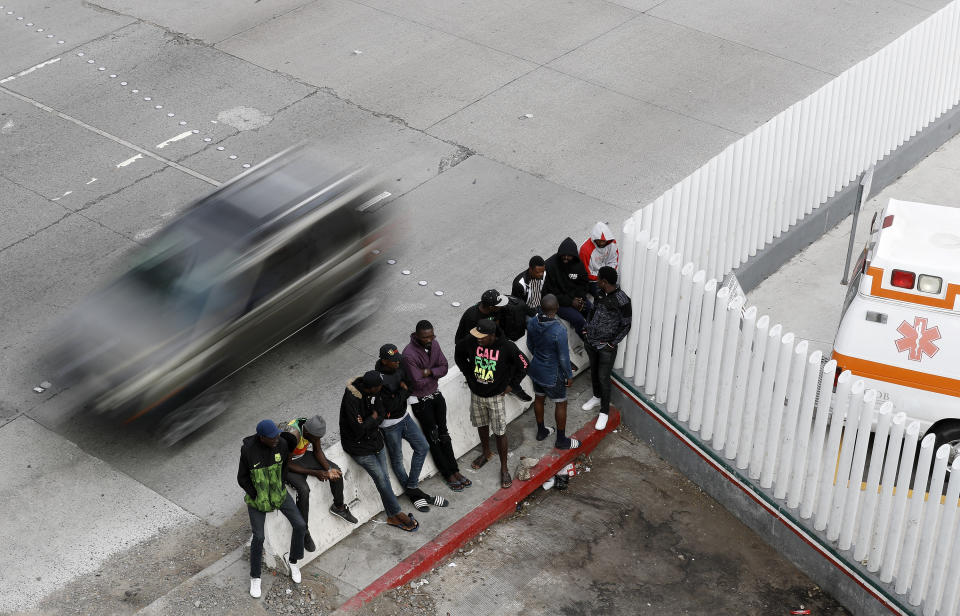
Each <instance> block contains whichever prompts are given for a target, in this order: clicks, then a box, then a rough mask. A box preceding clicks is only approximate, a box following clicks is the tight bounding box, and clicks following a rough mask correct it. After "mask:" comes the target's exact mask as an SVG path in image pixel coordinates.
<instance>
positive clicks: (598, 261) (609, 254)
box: [580, 222, 620, 297]
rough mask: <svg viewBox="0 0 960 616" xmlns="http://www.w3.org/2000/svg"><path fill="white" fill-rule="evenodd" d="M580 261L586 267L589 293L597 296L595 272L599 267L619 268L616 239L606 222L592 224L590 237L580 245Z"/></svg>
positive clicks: (596, 272) (618, 252)
mask: <svg viewBox="0 0 960 616" xmlns="http://www.w3.org/2000/svg"><path fill="white" fill-rule="evenodd" d="M580 262H581V263H583V267H585V268H586V269H587V277H588V278H589V279H590V295H592V296H593V297H596V296H597V293H598V291H599V290H600V289H599V287H598V286H597V274H598V272H600V268H601V267H612V268H613V269H615V270H619V269H620V251H619V250H618V249H617V240H615V239H613V231H611V230H610V227H608V226H607V224H606V223H603V222H598V223H597V224H595V225H593V230H591V231H590V237H588V238H587V241H585V242H584V243H583V244H581V245H580Z"/></svg>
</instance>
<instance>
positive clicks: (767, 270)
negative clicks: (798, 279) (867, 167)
mask: <svg viewBox="0 0 960 616" xmlns="http://www.w3.org/2000/svg"><path fill="white" fill-rule="evenodd" d="M958 132H960V105H957V106H955V107H954V108H952V109H950V110H949V111H947V112H946V113H944V114H943V115H942V116H940V118H939V119H938V120H936V121H935V122H932V123H931V124H930V125H929V126H927V127H926V128H925V129H923V130H922V131H920V132H919V133H918V134H917V135H915V136H914V137H912V138H911V139H910V140H909V141H907V142H906V143H904V144H903V145H902V146H901V147H900V148H899V149H897V150H896V151H894V152H891V153H890V154H889V155H887V156H886V157H885V158H884V159H883V160H881V161H880V162H879V163H877V166H876V170H875V171H874V175H873V184H872V186H871V189H870V194H869V195H868V197H872V196H874V195H877V194H878V193H879V192H880V191H881V190H883V189H884V188H886V187H887V186H889V185H890V184H892V183H893V182H894V181H895V180H896V179H897V178H899V177H900V176H901V175H903V174H904V173H906V172H907V171H909V170H910V169H912V168H913V167H914V165H916V164H917V163H918V162H920V161H921V160H923V159H924V158H926V157H927V156H928V155H929V154H931V153H932V152H934V151H936V149H937V148H939V147H940V146H941V145H943V144H944V143H946V142H947V141H949V140H950V139H951V138H952V137H954V136H955V135H956V134H957V133H958ZM856 198H857V182H851V183H850V184H848V185H847V186H846V187H844V188H843V189H842V190H841V191H840V192H838V193H837V194H836V195H834V196H833V197H832V198H831V199H829V200H828V201H827V202H826V203H824V204H823V205H821V206H820V207H819V208H817V209H815V210H813V213H811V214H810V215H809V216H807V217H806V218H804V219H803V220H801V221H799V222H798V223H797V224H795V225H793V226H792V227H790V229H789V230H788V231H787V232H786V233H784V234H782V235H781V236H780V237H778V238H776V239H774V240H773V242H771V243H769V244H767V245H766V247H764V248H763V249H762V250H760V251H759V252H758V253H757V254H756V255H755V256H753V257H750V259H749V260H748V261H747V262H746V263H744V264H743V265H741V266H740V267H738V268H736V269H735V270H734V273H735V274H736V275H737V279H738V280H739V281H740V286H741V287H743V290H744V291H746V292H749V291H751V290H752V289H753V288H754V287H756V286H757V285H758V284H760V282H761V281H763V280H764V279H765V278H766V277H767V276H769V275H770V274H772V273H773V272H775V271H777V270H778V269H780V266H782V265H783V264H784V263H786V262H787V261H789V260H790V259H792V258H793V257H794V256H796V255H797V254H798V253H799V252H800V251H802V250H803V249H804V248H806V247H807V246H809V245H810V244H812V243H813V242H815V241H816V240H817V239H819V238H820V236H822V235H823V234H824V233H826V232H827V231H829V230H830V229H832V228H834V227H836V226H837V225H838V224H839V223H840V222H841V221H842V220H843V219H844V218H846V217H847V216H849V215H850V214H852V213H853V207H854V205H855V203H856ZM854 248H855V249H856V248H858V247H857V246H855V247H854ZM856 257H857V254H856V252H854V255H853V260H854V261H855V260H856ZM838 265H840V266H842V264H838Z"/></svg>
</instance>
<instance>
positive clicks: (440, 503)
mask: <svg viewBox="0 0 960 616" xmlns="http://www.w3.org/2000/svg"><path fill="white" fill-rule="evenodd" d="M424 496H426V497H427V501H428V502H429V503H430V504H431V505H433V506H434V507H446V506H447V505H449V504H450V501H448V500H447V499H445V498H444V497H442V496H440V495H439V494H437V495H436V496H430V495H429V494H425V495H424Z"/></svg>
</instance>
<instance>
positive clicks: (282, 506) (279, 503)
mask: <svg viewBox="0 0 960 616" xmlns="http://www.w3.org/2000/svg"><path fill="white" fill-rule="evenodd" d="M289 457H290V449H289V447H288V446H287V442H286V441H285V440H283V439H281V438H280V428H278V427H277V424H276V422H274V421H272V420H270V419H264V420H263V421H261V422H260V423H258V424H257V433H256V434H254V435H252V436H248V437H247V438H245V439H243V446H242V447H240V468H239V470H238V471H237V483H238V484H240V487H241V488H243V491H244V492H245V493H246V494H245V495H244V497H243V502H245V503H246V504H247V514H248V515H249V516H250V529H251V530H252V531H253V539H252V540H251V542H250V596H252V597H254V598H258V597H260V567H261V562H262V560H263V539H264V534H263V526H264V523H265V522H266V520H267V514H268V513H270V512H271V511H276V510H277V509H279V510H280V512H281V513H282V514H283V515H284V516H286V518H287V519H288V520H290V525H291V526H292V527H293V533H292V534H291V535H290V551H289V552H288V553H287V555H286V560H287V564H289V566H290V579H291V580H293V583H294V584H299V583H300V580H301V576H300V568H299V567H297V561H298V560H300V559H301V558H303V536H304V534H305V533H306V532H307V523H306V522H304V521H303V516H302V515H300V511H299V510H297V506H296V504H294V502H293V497H292V496H290V493H289V492H287V488H286V486H284V485H283V484H284V482H285V481H286V479H287V458H289Z"/></svg>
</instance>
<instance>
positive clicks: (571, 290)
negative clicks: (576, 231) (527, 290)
mask: <svg viewBox="0 0 960 616" xmlns="http://www.w3.org/2000/svg"><path fill="white" fill-rule="evenodd" d="M566 255H569V256H571V257H573V261H571V262H570V263H567V264H564V263H562V262H561V261H560V257H561V256H566ZM589 290H590V279H589V278H588V276H587V270H586V268H584V267H583V263H581V262H580V255H579V253H578V252H577V243H576V242H574V241H573V240H572V239H571V238H569V237H568V238H566V239H565V240H563V241H562V242H560V248H559V249H558V250H557V254H555V255H553V256H552V257H550V258H549V259H547V279H546V280H545V281H544V282H543V294H544V295H547V294H548V293H552V294H554V295H556V296H557V301H558V302H560V305H561V306H569V305H571V304H572V303H573V298H575V297H586V296H587V292H588V291H589Z"/></svg>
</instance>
